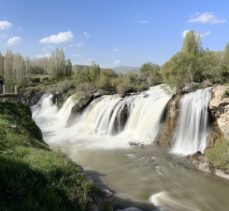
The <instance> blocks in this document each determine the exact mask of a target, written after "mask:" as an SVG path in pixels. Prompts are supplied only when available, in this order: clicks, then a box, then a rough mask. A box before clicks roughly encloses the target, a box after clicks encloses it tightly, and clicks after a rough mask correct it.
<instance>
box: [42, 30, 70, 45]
mask: <svg viewBox="0 0 229 211" xmlns="http://www.w3.org/2000/svg"><path fill="white" fill-rule="evenodd" d="M73 37H74V34H73V33H72V32H71V31H67V32H59V33H57V34H53V35H50V36H48V37H44V38H42V39H41V40H40V43H42V44H60V43H65V42H68V41H70V40H72V39H73Z"/></svg>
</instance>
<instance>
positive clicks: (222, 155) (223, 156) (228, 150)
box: [205, 138, 229, 170]
mask: <svg viewBox="0 0 229 211" xmlns="http://www.w3.org/2000/svg"><path fill="white" fill-rule="evenodd" d="M205 154H206V157H207V159H208V160H209V161H210V162H211V163H212V164H213V165H214V166H215V167H218V168H222V169H225V170H229V141H228V140H226V139H224V138H222V139H220V140H218V142H217V143H216V145H215V146H214V147H213V148H209V149H207V150H206V152H205Z"/></svg>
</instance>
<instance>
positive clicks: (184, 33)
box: [182, 29, 191, 38]
mask: <svg viewBox="0 0 229 211" xmlns="http://www.w3.org/2000/svg"><path fill="white" fill-rule="evenodd" d="M190 31H191V30H188V29H186V30H184V31H183V32H182V37H183V38H185V36H186V34H187V33H188V32H190Z"/></svg>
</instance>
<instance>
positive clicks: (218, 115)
mask: <svg viewBox="0 0 229 211" xmlns="http://www.w3.org/2000/svg"><path fill="white" fill-rule="evenodd" d="M226 91H229V86H216V87H214V88H213V90H212V99H211V100H210V103H209V109H210V112H211V115H212V117H213V119H214V120H215V121H216V123H217V126H218V128H219V129H220V131H221V132H222V133H223V135H224V137H225V138H226V139H229V97H228V96H226V95H225V93H226Z"/></svg>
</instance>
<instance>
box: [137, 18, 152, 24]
mask: <svg viewBox="0 0 229 211" xmlns="http://www.w3.org/2000/svg"><path fill="white" fill-rule="evenodd" d="M136 23H139V24H147V23H149V21H148V20H145V19H142V20H138V21H136Z"/></svg>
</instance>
